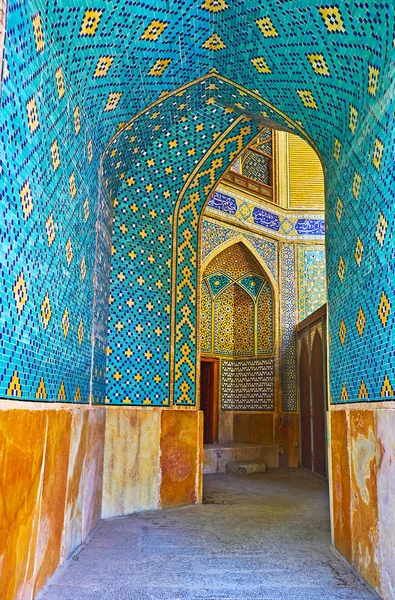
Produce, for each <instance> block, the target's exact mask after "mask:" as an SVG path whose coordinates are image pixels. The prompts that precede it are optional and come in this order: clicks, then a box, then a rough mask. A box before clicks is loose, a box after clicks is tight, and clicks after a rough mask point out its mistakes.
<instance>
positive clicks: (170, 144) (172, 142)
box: [169, 140, 178, 173]
mask: <svg viewBox="0 0 395 600" xmlns="http://www.w3.org/2000/svg"><path fill="white" fill-rule="evenodd" d="M177 146H178V142H177V140H171V141H170V142H169V148H170V149H173V148H177ZM170 168H171V167H170ZM169 172H170V173H172V172H173V170H171V171H169Z"/></svg>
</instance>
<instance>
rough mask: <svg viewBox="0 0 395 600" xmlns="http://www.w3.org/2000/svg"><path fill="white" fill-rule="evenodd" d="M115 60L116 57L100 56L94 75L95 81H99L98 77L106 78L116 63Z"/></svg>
mask: <svg viewBox="0 0 395 600" xmlns="http://www.w3.org/2000/svg"><path fill="white" fill-rule="evenodd" d="M114 59H115V56H108V55H104V56H100V57H99V60H98V61H97V64H96V69H95V72H94V75H93V77H94V79H97V78H98V77H105V76H106V75H107V73H108V71H109V70H110V67H111V65H112V63H113V62H114Z"/></svg>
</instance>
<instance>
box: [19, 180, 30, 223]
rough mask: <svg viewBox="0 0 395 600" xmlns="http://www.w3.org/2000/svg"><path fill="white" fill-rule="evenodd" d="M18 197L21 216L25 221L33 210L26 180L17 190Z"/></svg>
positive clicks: (28, 184)
mask: <svg viewBox="0 0 395 600" xmlns="http://www.w3.org/2000/svg"><path fill="white" fill-rule="evenodd" d="M19 197H20V200H21V205H22V212H23V217H24V219H25V221H27V220H28V218H29V217H30V215H31V214H32V212H33V197H32V191H31V189H30V183H29V182H28V181H26V182H25V183H24V184H23V186H22V187H21V189H20V190H19Z"/></svg>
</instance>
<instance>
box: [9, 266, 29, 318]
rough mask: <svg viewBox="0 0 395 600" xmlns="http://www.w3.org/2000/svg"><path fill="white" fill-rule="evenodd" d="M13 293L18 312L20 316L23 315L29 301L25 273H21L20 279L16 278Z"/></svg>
mask: <svg viewBox="0 0 395 600" xmlns="http://www.w3.org/2000/svg"><path fill="white" fill-rule="evenodd" d="M12 293H13V296H14V301H15V305H16V308H17V311H18V315H21V314H22V312H23V309H24V308H25V306H26V302H27V300H28V293H27V285H26V281H25V277H24V275H23V271H21V272H20V273H19V275H18V277H17V278H16V280H15V283H14V286H13V288H12Z"/></svg>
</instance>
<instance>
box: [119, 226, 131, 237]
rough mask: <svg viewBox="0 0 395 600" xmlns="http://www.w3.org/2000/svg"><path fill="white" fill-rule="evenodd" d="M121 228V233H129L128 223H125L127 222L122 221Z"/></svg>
mask: <svg viewBox="0 0 395 600" xmlns="http://www.w3.org/2000/svg"><path fill="white" fill-rule="evenodd" d="M119 230H120V232H121V233H123V235H125V233H127V232H128V231H129V229H128V227H127V225H125V223H121V225H120V226H119Z"/></svg>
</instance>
